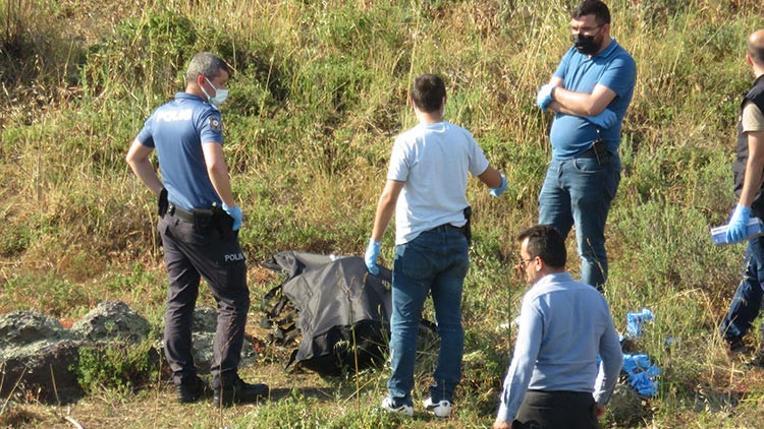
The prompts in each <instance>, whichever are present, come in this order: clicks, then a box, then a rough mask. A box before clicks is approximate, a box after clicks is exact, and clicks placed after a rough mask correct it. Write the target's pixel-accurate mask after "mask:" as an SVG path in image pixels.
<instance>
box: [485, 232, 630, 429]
mask: <svg viewBox="0 0 764 429" xmlns="http://www.w3.org/2000/svg"><path fill="white" fill-rule="evenodd" d="M518 241H520V243H521V246H520V257H521V260H520V261H519V268H521V270H522V271H523V272H524V273H525V278H526V281H527V282H528V284H529V285H531V288H530V289H529V290H528V292H527V293H526V294H525V296H524V297H523V302H522V310H521V313H520V326H519V331H518V335H517V343H516V344H515V352H514V356H513V357H512V363H511V364H510V366H509V372H508V373H507V378H506V379H505V380H504V391H503V393H502V394H501V404H500V406H499V412H498V415H497V416H496V421H495V423H494V425H493V427H494V429H504V428H506V429H508V428H513V429H517V428H530V427H533V428H548V429H552V428H568V429H577V428H599V423H598V421H597V418H598V417H599V416H600V415H602V413H603V411H604V409H605V408H604V407H605V404H607V402H608V400H609V399H610V395H611V394H612V393H613V388H614V387H615V384H616V381H617V380H618V374H619V372H620V370H621V366H622V365H623V355H622V354H621V346H620V344H619V342H618V335H617V334H616V331H615V327H614V326H613V319H612V317H611V316H610V310H609V308H608V305H607V302H606V301H605V298H604V297H603V296H602V294H600V293H599V292H597V290H596V289H594V288H592V287H591V286H589V285H587V284H584V283H581V282H577V281H575V280H573V278H572V277H571V275H570V274H568V273H567V272H566V271H565V260H566V251H565V241H564V239H563V238H562V236H561V235H560V233H559V232H557V230H556V229H554V228H553V227H551V226H548V225H536V226H534V227H531V228H529V229H527V230H525V231H524V232H522V233H521V234H520V235H519V236H518ZM597 355H599V356H600V357H601V359H602V361H601V363H600V364H599V367H598V365H597ZM598 373H599V374H598ZM595 379H596V380H595Z"/></svg>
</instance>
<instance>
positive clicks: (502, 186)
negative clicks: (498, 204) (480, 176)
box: [488, 174, 508, 198]
mask: <svg viewBox="0 0 764 429" xmlns="http://www.w3.org/2000/svg"><path fill="white" fill-rule="evenodd" d="M507 185H508V182H507V176H505V175H504V174H502V175H501V183H499V186H497V187H495V188H491V190H490V191H488V193H489V194H491V196H492V197H494V198H498V197H500V196H501V194H503V193H504V191H506V190H507Z"/></svg>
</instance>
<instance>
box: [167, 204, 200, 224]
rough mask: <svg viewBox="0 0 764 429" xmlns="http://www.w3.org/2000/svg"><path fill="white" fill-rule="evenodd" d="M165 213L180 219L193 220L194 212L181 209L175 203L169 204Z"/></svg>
mask: <svg viewBox="0 0 764 429" xmlns="http://www.w3.org/2000/svg"><path fill="white" fill-rule="evenodd" d="M167 214H168V215H170V216H175V217H177V218H178V219H180V220H184V221H186V222H193V221H194V214H193V213H191V212H190V211H188V210H186V209H183V208H181V207H178V206H176V205H175V204H170V206H169V207H168V208H167Z"/></svg>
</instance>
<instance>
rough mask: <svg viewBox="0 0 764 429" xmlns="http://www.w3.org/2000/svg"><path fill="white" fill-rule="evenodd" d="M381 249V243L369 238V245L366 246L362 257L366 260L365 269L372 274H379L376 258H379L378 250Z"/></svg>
mask: <svg viewBox="0 0 764 429" xmlns="http://www.w3.org/2000/svg"><path fill="white" fill-rule="evenodd" d="M381 249H382V243H380V242H379V241H374V239H369V245H368V246H366V255H364V257H363V259H364V261H365V262H366V269H367V270H369V272H370V273H371V274H373V275H375V276H376V275H379V267H378V266H377V258H379V251H380V250H381Z"/></svg>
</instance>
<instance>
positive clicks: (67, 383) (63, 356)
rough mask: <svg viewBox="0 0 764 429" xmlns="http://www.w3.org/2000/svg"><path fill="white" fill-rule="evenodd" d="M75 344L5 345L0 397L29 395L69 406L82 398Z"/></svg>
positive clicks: (76, 345)
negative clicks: (76, 370)
mask: <svg viewBox="0 0 764 429" xmlns="http://www.w3.org/2000/svg"><path fill="white" fill-rule="evenodd" d="M80 344H81V343H80V342H79V341H73V340H66V339H64V340H61V339H57V340H41V341H37V342H34V343H31V344H25V345H19V346H12V345H10V346H6V347H5V348H4V349H3V352H2V355H1V356H0V372H2V374H0V397H3V398H7V397H12V396H13V397H18V398H20V399H22V400H23V399H28V398H29V397H30V396H31V397H33V398H35V399H37V400H39V401H42V402H46V403H69V402H73V401H76V400H78V399H79V398H81V397H82V396H83V393H84V392H83V391H82V388H81V387H80V385H79V383H78V382H77V374H76V372H75V370H74V369H75V368H76V367H77V363H78V359H79V353H78V350H79V347H80Z"/></svg>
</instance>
